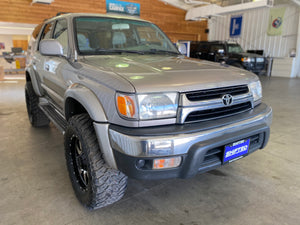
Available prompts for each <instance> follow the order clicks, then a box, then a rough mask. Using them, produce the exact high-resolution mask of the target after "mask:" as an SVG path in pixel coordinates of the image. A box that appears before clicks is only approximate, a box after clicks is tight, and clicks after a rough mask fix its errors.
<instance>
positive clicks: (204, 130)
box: [109, 103, 272, 179]
mask: <svg viewBox="0 0 300 225" xmlns="http://www.w3.org/2000/svg"><path fill="white" fill-rule="evenodd" d="M271 121H272V109H271V108H270V107H268V106H267V105H265V104H263V103H262V104H260V105H259V106H257V107H255V108H254V109H252V110H250V111H248V112H246V113H241V114H238V115H235V116H230V117H227V118H223V119H218V120H214V121H207V122H201V123H193V124H185V125H168V126H160V127H155V128H153V127H148V128H125V127H120V126H116V125H110V126H109V137H110V143H111V147H112V149H113V153H114V158H115V162H116V165H117V168H118V169H119V170H120V171H122V172H123V173H124V174H126V175H127V176H129V177H133V178H137V179H165V178H175V177H180V178H187V177H191V176H194V175H196V174H197V173H201V172H206V171H209V170H212V169H215V168H217V167H219V166H221V165H222V164H223V154H224V147H225V145H228V144H231V143H233V142H236V141H239V140H243V139H250V147H249V151H248V154H250V153H252V152H254V151H255V150H257V149H261V148H264V147H265V145H266V144H267V142H268V139H269V134H270V124H271ZM159 146H161V148H159ZM248 154H247V155H248ZM174 156H181V157H182V161H181V164H180V166H179V167H176V168H171V169H160V170H158V169H155V170H153V169H152V163H153V160H154V159H157V158H159V159H161V158H167V157H174ZM140 160H143V161H144V165H143V166H142V167H141V166H139V162H141V161H140Z"/></svg>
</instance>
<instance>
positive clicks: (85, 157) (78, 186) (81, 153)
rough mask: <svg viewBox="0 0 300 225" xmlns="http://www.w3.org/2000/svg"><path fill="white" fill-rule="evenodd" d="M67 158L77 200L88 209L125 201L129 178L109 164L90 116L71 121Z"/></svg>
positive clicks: (67, 138) (67, 140)
mask: <svg viewBox="0 0 300 225" xmlns="http://www.w3.org/2000/svg"><path fill="white" fill-rule="evenodd" d="M65 155H66V161H67V167H68V171H69V175H70V179H71V183H72V186H73V189H74V191H75V194H76V197H77V198H78V200H79V201H80V202H81V204H82V205H84V206H85V207H86V208H88V209H97V208H101V207H104V206H107V205H110V204H112V203H114V202H116V201H118V200H120V199H121V198H122V197H123V195H124V193H125V191H126V187H127V176H125V175H124V174H123V173H121V172H120V171H118V170H115V169H112V168H109V167H108V165H107V164H106V163H105V161H104V159H103V154H102V153H101V151H100V148H99V144H98V141H97V137H96V134H95V131H94V128H93V122H92V120H91V119H90V117H89V116H88V115H87V114H79V115H75V116H73V117H72V118H71V119H70V120H69V126H68V128H67V130H66V133H65Z"/></svg>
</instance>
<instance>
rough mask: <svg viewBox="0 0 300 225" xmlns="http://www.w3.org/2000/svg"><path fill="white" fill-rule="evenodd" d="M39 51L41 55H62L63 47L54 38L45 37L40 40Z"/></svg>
mask: <svg viewBox="0 0 300 225" xmlns="http://www.w3.org/2000/svg"><path fill="white" fill-rule="evenodd" d="M40 53H41V54H42V55H52V56H62V55H63V47H62V45H61V44H60V43H59V42H58V41H57V40H54V39H45V40H42V41H41V42H40Z"/></svg>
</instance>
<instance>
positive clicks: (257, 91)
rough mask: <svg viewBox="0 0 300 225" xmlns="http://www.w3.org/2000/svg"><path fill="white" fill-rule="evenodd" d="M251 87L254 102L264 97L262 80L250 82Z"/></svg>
mask: <svg viewBox="0 0 300 225" xmlns="http://www.w3.org/2000/svg"><path fill="white" fill-rule="evenodd" d="M249 89H250V91H251V93H252V95H253V100H254V102H256V101H258V100H260V99H261V98H262V89H261V84H260V81H259V80H258V81H256V82H252V83H250V84H249Z"/></svg>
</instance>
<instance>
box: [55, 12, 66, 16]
mask: <svg viewBox="0 0 300 225" xmlns="http://www.w3.org/2000/svg"><path fill="white" fill-rule="evenodd" d="M68 13H69V12H58V13H57V14H56V16H60V15H63V14H68Z"/></svg>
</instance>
